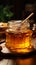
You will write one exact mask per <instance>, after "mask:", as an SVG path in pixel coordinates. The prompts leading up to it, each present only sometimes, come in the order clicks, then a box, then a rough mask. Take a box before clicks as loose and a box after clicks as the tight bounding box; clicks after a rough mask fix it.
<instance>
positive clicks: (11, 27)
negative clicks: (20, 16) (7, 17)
mask: <svg viewBox="0 0 36 65" xmlns="http://www.w3.org/2000/svg"><path fill="white" fill-rule="evenodd" d="M21 22H22V21H21V20H18V21H13V22H8V29H7V30H6V47H7V48H8V49H9V50H10V51H11V52H15V53H26V52H30V51H32V48H33V46H32V44H31V36H32V30H30V24H29V22H28V21H25V22H24V23H23V24H22V25H21Z"/></svg>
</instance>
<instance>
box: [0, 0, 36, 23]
mask: <svg viewBox="0 0 36 65" xmlns="http://www.w3.org/2000/svg"><path fill="white" fill-rule="evenodd" d="M31 12H34V16H32V18H31V20H32V21H31V22H33V23H36V0H0V22H1V21H3V22H7V21H9V20H15V19H16V20H20V19H25V18H26V17H27V16H28V15H29V14H30V13H31Z"/></svg>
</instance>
